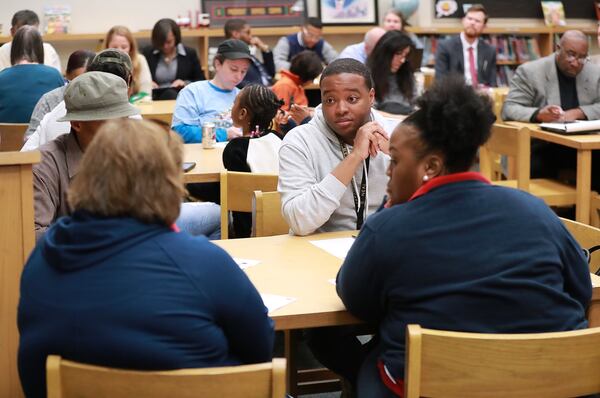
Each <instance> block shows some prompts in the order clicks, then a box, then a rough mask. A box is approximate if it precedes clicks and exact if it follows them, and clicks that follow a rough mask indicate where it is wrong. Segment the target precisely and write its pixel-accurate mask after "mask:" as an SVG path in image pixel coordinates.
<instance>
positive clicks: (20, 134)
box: [0, 123, 29, 152]
mask: <svg viewBox="0 0 600 398" xmlns="http://www.w3.org/2000/svg"><path fill="white" fill-rule="evenodd" d="M27 127H29V124H27V123H0V152H8V151H20V150H21V148H23V144H24V137H25V131H27Z"/></svg>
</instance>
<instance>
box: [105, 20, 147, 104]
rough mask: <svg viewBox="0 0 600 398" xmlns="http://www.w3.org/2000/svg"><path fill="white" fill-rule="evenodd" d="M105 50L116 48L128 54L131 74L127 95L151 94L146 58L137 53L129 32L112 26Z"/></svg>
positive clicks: (120, 27)
mask: <svg viewBox="0 0 600 398" xmlns="http://www.w3.org/2000/svg"><path fill="white" fill-rule="evenodd" d="M104 45H105V48H116V49H118V50H121V51H124V52H126V53H127V54H129V57H130V58H131V63H132V64H133V74H132V82H131V86H129V95H130V96H131V95H134V94H140V93H146V94H148V95H150V94H152V75H151V74H150V67H148V61H146V57H144V56H143V55H142V54H140V53H139V52H138V49H137V43H136V41H135V39H134V38H133V35H132V34H131V31H130V30H129V29H128V28H127V27H125V26H121V25H117V26H113V27H112V28H111V29H110V30H109V31H108V33H107V34H106V40H104Z"/></svg>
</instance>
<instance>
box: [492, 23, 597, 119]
mask: <svg viewBox="0 0 600 398" xmlns="http://www.w3.org/2000/svg"><path fill="white" fill-rule="evenodd" d="M587 61H588V41H587V37H586V36H585V34H583V33H582V32H580V31H578V30H569V31H567V32H565V33H564V34H563V36H562V38H561V39H560V43H559V44H558V45H557V51H556V53H555V54H552V55H549V56H547V57H544V58H541V59H538V60H536V61H532V62H528V63H526V64H523V65H521V66H520V67H519V68H518V69H517V71H516V73H515V76H514V77H513V79H512V81H511V83H510V91H509V93H508V97H507V98H506V100H505V101H504V107H503V108H502V118H503V119H504V120H518V121H523V122H555V121H573V120H584V119H600V67H599V66H597V65H594V64H591V63H589V62H587Z"/></svg>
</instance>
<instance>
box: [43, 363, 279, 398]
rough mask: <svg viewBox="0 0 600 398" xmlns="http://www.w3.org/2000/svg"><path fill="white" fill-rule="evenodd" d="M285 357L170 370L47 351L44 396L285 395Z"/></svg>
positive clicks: (259, 397)
mask: <svg viewBox="0 0 600 398" xmlns="http://www.w3.org/2000/svg"><path fill="white" fill-rule="evenodd" d="M285 366H286V363H285V359H283V358H275V359H273V361H272V362H266V363H259V364H255V365H240V366H227V367H220V368H204V369H179V370H169V371H136V370H124V369H115V368H107V367H102V366H93V365H85V364H81V363H77V362H73V361H68V360H65V359H62V358H61V357H59V356H57V355H50V356H48V359H47V361H46V380H47V381H46V382H47V392H48V398H70V397H73V398H75V397H77V398H99V397H111V398H129V397H145V398H153V397H156V398H159V397H178V398H188V397H189V398H192V397H194V398H198V397H219V398H228V397H248V398H268V397H276V398H281V397H284V396H285V390H286V388H285Z"/></svg>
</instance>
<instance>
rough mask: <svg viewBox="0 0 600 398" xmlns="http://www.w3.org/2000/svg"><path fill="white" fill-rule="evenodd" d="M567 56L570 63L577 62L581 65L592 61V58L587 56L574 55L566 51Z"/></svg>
mask: <svg viewBox="0 0 600 398" xmlns="http://www.w3.org/2000/svg"><path fill="white" fill-rule="evenodd" d="M565 54H566V55H567V57H566V58H567V61H568V62H571V61H577V62H579V63H580V64H585V63H586V62H588V61H589V60H590V57H589V56H587V55H583V56H580V55H577V54H574V53H572V52H571V51H565Z"/></svg>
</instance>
